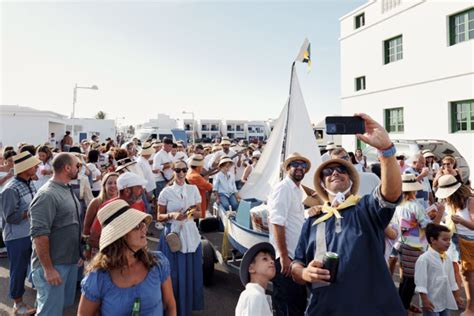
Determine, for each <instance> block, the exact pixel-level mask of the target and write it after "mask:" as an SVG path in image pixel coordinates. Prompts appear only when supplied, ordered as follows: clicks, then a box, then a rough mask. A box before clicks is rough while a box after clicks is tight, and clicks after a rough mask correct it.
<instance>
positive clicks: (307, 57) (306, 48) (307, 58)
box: [296, 38, 311, 69]
mask: <svg viewBox="0 0 474 316" xmlns="http://www.w3.org/2000/svg"><path fill="white" fill-rule="evenodd" d="M296 61H299V62H302V63H307V64H308V68H309V69H311V43H310V42H309V41H308V39H307V38H305V39H304V42H303V45H301V48H300V52H299V53H298V56H296Z"/></svg>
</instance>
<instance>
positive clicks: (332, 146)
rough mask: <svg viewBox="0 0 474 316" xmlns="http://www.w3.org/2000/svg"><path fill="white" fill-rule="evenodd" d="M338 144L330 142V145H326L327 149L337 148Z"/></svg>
mask: <svg viewBox="0 0 474 316" xmlns="http://www.w3.org/2000/svg"><path fill="white" fill-rule="evenodd" d="M336 148H337V146H336V145H334V144H329V145H326V150H333V149H336Z"/></svg>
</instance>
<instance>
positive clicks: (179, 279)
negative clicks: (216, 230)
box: [158, 224, 204, 316]
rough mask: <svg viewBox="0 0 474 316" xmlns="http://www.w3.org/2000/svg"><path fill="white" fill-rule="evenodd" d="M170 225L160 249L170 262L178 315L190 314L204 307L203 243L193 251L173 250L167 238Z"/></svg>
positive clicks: (162, 234) (185, 315)
mask: <svg viewBox="0 0 474 316" xmlns="http://www.w3.org/2000/svg"><path fill="white" fill-rule="evenodd" d="M170 227H171V225H170V224H167V225H166V226H165V230H164V232H163V233H161V237H160V243H159V245H158V250H159V251H161V252H163V254H164V255H165V256H166V257H167V258H168V260H169V262H170V267H171V283H173V292H174V299H175V300H176V306H177V309H178V316H190V315H192V311H193V310H194V311H198V310H203V309H204V284H203V276H202V249H201V244H199V246H198V248H197V249H196V251H195V252H192V253H182V252H180V251H177V252H174V253H173V252H171V251H170V249H169V247H168V244H167V243H166V239H165V237H166V235H167V234H168V233H170V232H171V228H170Z"/></svg>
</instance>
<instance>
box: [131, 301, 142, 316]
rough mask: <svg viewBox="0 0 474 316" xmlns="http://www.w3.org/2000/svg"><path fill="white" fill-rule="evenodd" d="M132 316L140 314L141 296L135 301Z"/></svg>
mask: <svg viewBox="0 0 474 316" xmlns="http://www.w3.org/2000/svg"><path fill="white" fill-rule="evenodd" d="M132 316H140V298H139V297H137V298H136V299H135V301H134V302H133V307H132Z"/></svg>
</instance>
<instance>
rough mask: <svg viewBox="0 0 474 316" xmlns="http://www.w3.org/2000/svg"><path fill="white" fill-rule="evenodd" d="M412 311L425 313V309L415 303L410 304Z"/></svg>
mask: <svg viewBox="0 0 474 316" xmlns="http://www.w3.org/2000/svg"><path fill="white" fill-rule="evenodd" d="M408 310H409V311H410V312H413V313H416V314H421V313H423V310H422V309H421V308H419V307H418V306H416V305H414V304H410V307H409V308H408Z"/></svg>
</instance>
